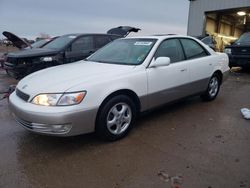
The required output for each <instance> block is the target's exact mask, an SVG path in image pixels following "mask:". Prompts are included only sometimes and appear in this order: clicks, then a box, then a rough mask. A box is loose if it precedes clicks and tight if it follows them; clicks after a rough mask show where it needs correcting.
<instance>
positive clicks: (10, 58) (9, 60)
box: [6, 57, 18, 65]
mask: <svg viewBox="0 0 250 188" xmlns="http://www.w3.org/2000/svg"><path fill="white" fill-rule="evenodd" d="M6 61H7V62H8V63H11V64H14V65H16V64H17V62H18V59H17V58H15V57H7V60H6Z"/></svg>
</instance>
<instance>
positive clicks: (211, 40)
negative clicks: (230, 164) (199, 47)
mask: <svg viewBox="0 0 250 188" xmlns="http://www.w3.org/2000/svg"><path fill="white" fill-rule="evenodd" d="M197 38H198V39H200V40H201V41H202V42H203V43H204V44H206V45H208V46H209V47H210V48H212V49H213V50H214V51H217V42H216V41H215V39H214V38H213V36H211V35H207V36H199V37H197Z"/></svg>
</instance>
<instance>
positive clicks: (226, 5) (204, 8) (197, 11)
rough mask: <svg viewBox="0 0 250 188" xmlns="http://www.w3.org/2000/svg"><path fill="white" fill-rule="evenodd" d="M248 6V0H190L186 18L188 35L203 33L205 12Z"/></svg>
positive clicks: (249, 4) (249, 0)
mask: <svg viewBox="0 0 250 188" xmlns="http://www.w3.org/2000/svg"><path fill="white" fill-rule="evenodd" d="M241 7H250V0H194V1H190V5H189V18H188V35H191V36H199V35H202V34H203V31H204V27H205V26H204V25H205V12H208V11H216V10H224V9H232V8H241Z"/></svg>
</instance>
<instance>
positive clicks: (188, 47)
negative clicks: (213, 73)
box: [181, 39, 208, 59]
mask: <svg viewBox="0 0 250 188" xmlns="http://www.w3.org/2000/svg"><path fill="white" fill-rule="evenodd" d="M181 43H182V45H183V48H184V52H185V54H186V57H187V59H195V58H199V57H205V56H207V55H208V54H207V52H206V51H205V50H204V49H203V48H202V47H201V45H200V44H198V43H197V42H196V41H194V40H192V39H181Z"/></svg>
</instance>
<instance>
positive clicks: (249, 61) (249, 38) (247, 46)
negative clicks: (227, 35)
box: [224, 32, 250, 68]
mask: <svg viewBox="0 0 250 188" xmlns="http://www.w3.org/2000/svg"><path fill="white" fill-rule="evenodd" d="M224 52H225V53H227V54H228V57H229V67H230V68H231V67H234V66H239V67H242V68H250V32H247V33H244V34H243V35H241V37H240V38H239V39H238V40H237V41H236V42H234V43H233V44H231V45H229V46H226V47H225V50H224Z"/></svg>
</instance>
